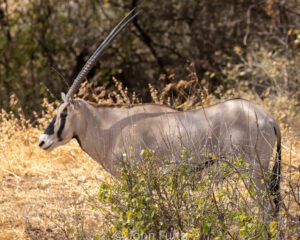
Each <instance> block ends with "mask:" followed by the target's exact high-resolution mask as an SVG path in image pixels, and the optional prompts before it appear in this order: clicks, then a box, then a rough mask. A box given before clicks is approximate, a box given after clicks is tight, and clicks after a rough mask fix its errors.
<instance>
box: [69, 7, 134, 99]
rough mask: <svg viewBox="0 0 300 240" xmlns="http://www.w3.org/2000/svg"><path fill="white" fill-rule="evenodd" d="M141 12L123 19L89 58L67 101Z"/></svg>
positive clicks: (71, 88)
mask: <svg viewBox="0 0 300 240" xmlns="http://www.w3.org/2000/svg"><path fill="white" fill-rule="evenodd" d="M138 14H139V12H137V11H136V9H135V8H134V9H132V10H131V11H130V12H129V13H128V14H127V16H126V17H124V18H123V19H122V21H121V22H119V23H118V25H117V26H115V27H114V29H113V30H112V31H111V32H110V33H109V34H108V36H107V37H106V38H105V39H104V41H103V42H102V43H101V44H100V45H99V46H98V48H97V49H96V51H95V52H94V53H93V55H92V56H91V57H90V58H89V60H88V61H87V62H86V64H85V65H84V66H83V68H82V69H81V71H80V72H79V73H78V75H77V77H76V78H75V80H74V82H73V84H72V86H71V87H70V88H69V91H68V93H67V94H66V98H65V99H66V100H69V99H70V98H72V97H73V95H74V94H75V93H76V92H77V91H78V89H79V88H80V84H81V83H82V81H83V80H84V79H85V78H86V76H87V74H88V73H89V72H90V70H91V69H92V67H93V66H94V65H95V63H96V61H97V60H98V58H99V57H100V56H101V54H102V53H103V51H104V50H105V48H106V47H107V46H108V45H109V44H110V43H111V42H112V41H113V40H114V38H115V37H116V36H117V35H118V34H119V33H120V32H121V31H122V30H123V29H124V28H125V27H126V26H127V24H128V23H129V22H131V20H132V19H134V18H135V17H136V16H137V15H138Z"/></svg>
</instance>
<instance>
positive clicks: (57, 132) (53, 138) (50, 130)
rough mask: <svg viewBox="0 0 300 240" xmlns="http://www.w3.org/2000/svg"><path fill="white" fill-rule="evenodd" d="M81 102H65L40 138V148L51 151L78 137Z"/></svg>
mask: <svg viewBox="0 0 300 240" xmlns="http://www.w3.org/2000/svg"><path fill="white" fill-rule="evenodd" d="M79 106H80V102H78V101H68V102H63V103H62V104H61V105H60V106H59V107H58V108H57V109H56V113H55V116H54V117H53V119H52V120H51V122H50V123H49V125H48V127H47V128H46V130H45V131H44V133H43V134H42V135H41V136H40V139H39V147H41V148H42V149H44V150H48V151H51V150H53V149H54V148H56V147H58V146H60V145H64V144H66V143H68V142H69V141H70V140H71V139H72V138H74V137H76V129H77V128H78V126H77V124H78V119H77V116H78V114H79Z"/></svg>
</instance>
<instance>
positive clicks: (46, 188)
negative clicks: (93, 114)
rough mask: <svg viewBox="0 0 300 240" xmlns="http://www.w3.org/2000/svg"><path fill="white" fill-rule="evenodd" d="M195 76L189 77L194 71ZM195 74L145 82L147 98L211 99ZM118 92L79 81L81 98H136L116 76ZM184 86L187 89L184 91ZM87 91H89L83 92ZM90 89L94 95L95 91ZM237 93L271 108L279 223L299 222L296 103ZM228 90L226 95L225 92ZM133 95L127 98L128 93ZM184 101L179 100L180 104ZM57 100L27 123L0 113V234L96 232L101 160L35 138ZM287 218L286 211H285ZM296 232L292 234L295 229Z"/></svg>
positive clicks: (84, 235) (75, 234)
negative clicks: (277, 144) (279, 142)
mask: <svg viewBox="0 0 300 240" xmlns="http://www.w3.org/2000/svg"><path fill="white" fill-rule="evenodd" d="M194 77H195V76H194ZM195 82H197V81H195V78H193V75H192V76H191V79H190V80H189V81H181V83H180V84H177V85H176V86H175V85H173V86H171V85H169V86H167V87H166V88H165V89H164V90H163V91H162V93H161V94H159V93H158V91H157V90H155V89H154V88H153V87H151V88H150V89H151V93H152V97H153V100H154V101H156V102H170V98H169V97H168V96H170V95H169V92H168V91H170V89H171V88H173V93H172V94H174V91H175V94H176V99H177V102H175V104H176V106H178V107H180V108H184V109H186V108H191V106H193V107H195V106H197V105H200V104H209V103H212V102H215V101H216V100H215V98H214V97H212V96H210V95H209V94H207V92H206V91H204V90H203V89H202V91H201V94H198V93H200V92H198V93H197V92H195V91H198V90H199V88H197V87H196V85H195ZM116 86H117V88H116V91H115V92H111V93H110V94H109V95H107V94H106V92H105V90H104V89H98V90H97V91H98V92H97V93H95V91H92V90H91V89H92V88H91V86H90V85H88V84H84V87H83V88H82V89H81V92H80V94H81V97H83V98H87V97H88V96H89V97H90V98H92V99H93V100H94V101H97V102H100V103H101V102H102V103H103V102H105V103H112V102H115V103H121V104H122V103H123V104H128V103H131V102H132V101H134V102H138V100H137V99H135V98H136V97H135V95H134V94H133V95H131V96H133V97H128V92H127V91H126V89H125V90H123V87H122V86H121V85H120V84H119V83H118V82H116ZM186 90H188V92H191V91H192V92H193V94H192V95H190V96H192V97H191V98H190V97H188V98H187V97H186V95H185V94H186ZM86 92H90V93H92V94H89V95H84V94H83V93H86ZM93 92H94V93H93ZM236 94H238V95H241V96H243V95H244V96H245V97H246V98H248V99H249V98H251V99H254V100H255V101H257V102H259V103H260V104H262V105H264V106H265V107H266V108H267V109H269V110H270V111H271V112H272V113H273V114H274V115H275V116H276V118H277V119H278V120H279V121H280V123H281V128H282V132H283V146H284V147H283V184H282V194H283V196H284V202H285V210H282V213H281V214H282V215H283V216H285V217H284V219H285V220H287V221H286V222H284V221H283V223H282V224H283V225H285V226H284V228H285V229H288V228H289V224H291V225H293V227H294V226H295V223H297V221H300V219H299V218H300V214H299V213H300V206H299V198H300V196H299V195H300V192H299V190H300V189H299V187H300V186H299V182H300V174H299V167H300V139H299V136H300V132H299V128H297V126H299V119H300V118H299V117H300V116H299V112H297V110H296V109H297V102H296V101H293V100H292V99H287V98H286V97H277V98H271V97H267V98H266V99H265V100H264V101H259V98H257V97H255V96H253V95H249V94H246V95H245V93H243V92H237V93H236ZM229 95H231V94H230V93H229ZM132 98H133V99H132ZM183 103H184V104H183ZM54 106H55V104H48V103H47V102H46V101H45V104H44V109H45V112H44V117H43V118H42V119H41V118H40V119H39V120H38V123H35V126H36V127H33V125H32V124H30V123H29V122H28V121H27V120H25V119H24V118H22V114H21V113H20V114H19V117H18V118H16V117H15V115H13V114H10V113H7V112H5V111H2V112H1V116H0V134H1V143H0V146H1V152H0V166H1V168H0V203H1V204H0V212H1V215H0V239H46V238H54V239H73V238H80V239H86V238H88V237H92V236H94V234H96V233H97V232H98V231H100V230H101V229H99V226H100V224H99V223H100V222H103V219H101V212H100V211H99V209H98V207H97V191H98V186H99V183H101V182H102V181H106V182H107V181H110V180H111V178H110V176H109V175H108V174H107V173H105V172H104V170H103V169H102V168H101V166H100V165H99V164H97V163H96V162H94V161H93V160H92V159H90V158H89V157H88V156H87V155H86V154H85V153H84V152H83V151H81V150H80V148H79V146H78V145H77V143H76V142H71V143H69V144H67V145H66V146H63V147H60V148H58V149H56V150H54V151H53V152H51V153H46V152H44V151H42V150H40V149H39V148H38V146H37V138H38V136H39V134H40V132H41V129H42V128H43V126H45V125H46V124H47V122H48V121H49V119H50V117H51V115H52V114H53V111H54ZM286 216H289V217H286ZM293 236H294V237H295V238H296V237H297V236H296V235H293Z"/></svg>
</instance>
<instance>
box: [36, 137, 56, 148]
mask: <svg viewBox="0 0 300 240" xmlns="http://www.w3.org/2000/svg"><path fill="white" fill-rule="evenodd" d="M53 143H54V141H53V139H52V138H51V136H50V135H48V134H42V135H41V136H40V139H39V147H40V148H42V149H44V150H48V149H49V148H50V147H51V146H52V145H53Z"/></svg>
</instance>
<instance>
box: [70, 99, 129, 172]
mask: <svg viewBox="0 0 300 240" xmlns="http://www.w3.org/2000/svg"><path fill="white" fill-rule="evenodd" d="M126 116H128V109H123V108H110V107H103V108H102V107H94V106H93V105H90V104H88V103H86V102H83V101H82V104H81V108H80V114H78V119H77V127H76V130H75V133H74V138H76V139H77V141H78V143H79V144H80V147H81V148H82V149H83V150H84V151H85V152H86V153H87V154H88V155H89V156H90V157H91V158H93V159H94V160H96V161H97V162H99V163H100V164H101V165H102V166H103V167H104V168H105V170H107V171H108V172H112V171H113V170H112V169H113V165H114V159H113V158H112V156H111V153H112V152H113V151H112V145H113V143H112V141H113V132H112V130H111V127H112V126H113V125H114V124H115V123H116V122H118V121H119V120H120V119H122V118H124V117H126Z"/></svg>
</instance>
